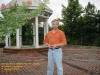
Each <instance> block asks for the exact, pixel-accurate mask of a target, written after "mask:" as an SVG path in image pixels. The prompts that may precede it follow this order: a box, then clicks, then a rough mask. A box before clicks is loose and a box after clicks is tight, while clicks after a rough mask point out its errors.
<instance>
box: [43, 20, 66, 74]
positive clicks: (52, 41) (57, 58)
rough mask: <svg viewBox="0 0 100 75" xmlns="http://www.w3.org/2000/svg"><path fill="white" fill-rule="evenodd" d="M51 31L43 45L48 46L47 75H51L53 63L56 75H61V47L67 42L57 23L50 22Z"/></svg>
mask: <svg viewBox="0 0 100 75" xmlns="http://www.w3.org/2000/svg"><path fill="white" fill-rule="evenodd" d="M52 26H53V29H52V30H51V31H49V32H48V33H47V34H46V36H45V39H44V41H43V43H44V44H45V45H47V46H48V48H49V50H48V71H47V75H53V72H54V63H55V64H56V66H57V74H58V75H63V65H62V55H63V53H62V48H61V47H62V46H63V45H66V44H67V40H66V37H65V34H64V32H63V31H61V30H59V29H58V26H59V21H58V20H57V19H54V20H52Z"/></svg>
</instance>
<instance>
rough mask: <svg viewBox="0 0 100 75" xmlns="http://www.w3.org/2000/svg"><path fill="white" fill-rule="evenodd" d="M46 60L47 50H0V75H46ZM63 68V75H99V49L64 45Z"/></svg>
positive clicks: (55, 73) (55, 72)
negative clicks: (4, 51) (13, 51)
mask: <svg viewBox="0 0 100 75" xmlns="http://www.w3.org/2000/svg"><path fill="white" fill-rule="evenodd" d="M47 60H48V59H47V51H34V52H23V51H20V52H18V53H3V52H2V51H1V50H0V75H46V72H47ZM63 69H64V75H100V49H94V48H78V47H77V48H73V47H65V48H64V49H63ZM54 75H57V71H56V66H55V70H54Z"/></svg>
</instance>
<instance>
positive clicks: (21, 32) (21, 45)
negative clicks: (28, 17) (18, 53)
mask: <svg viewBox="0 0 100 75" xmlns="http://www.w3.org/2000/svg"><path fill="white" fill-rule="evenodd" d="M19 37H20V47H22V27H20V36H19Z"/></svg>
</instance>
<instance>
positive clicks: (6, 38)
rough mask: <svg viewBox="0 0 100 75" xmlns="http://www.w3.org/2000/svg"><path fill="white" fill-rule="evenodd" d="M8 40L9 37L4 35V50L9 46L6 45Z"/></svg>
mask: <svg viewBox="0 0 100 75" xmlns="http://www.w3.org/2000/svg"><path fill="white" fill-rule="evenodd" d="M8 38H9V36H8V35H6V36H5V48H8V47H9V45H8Z"/></svg>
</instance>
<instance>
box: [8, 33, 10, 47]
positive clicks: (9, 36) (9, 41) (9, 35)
mask: <svg viewBox="0 0 100 75" xmlns="http://www.w3.org/2000/svg"><path fill="white" fill-rule="evenodd" d="M8 45H9V47H10V46H11V36H10V35H8Z"/></svg>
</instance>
